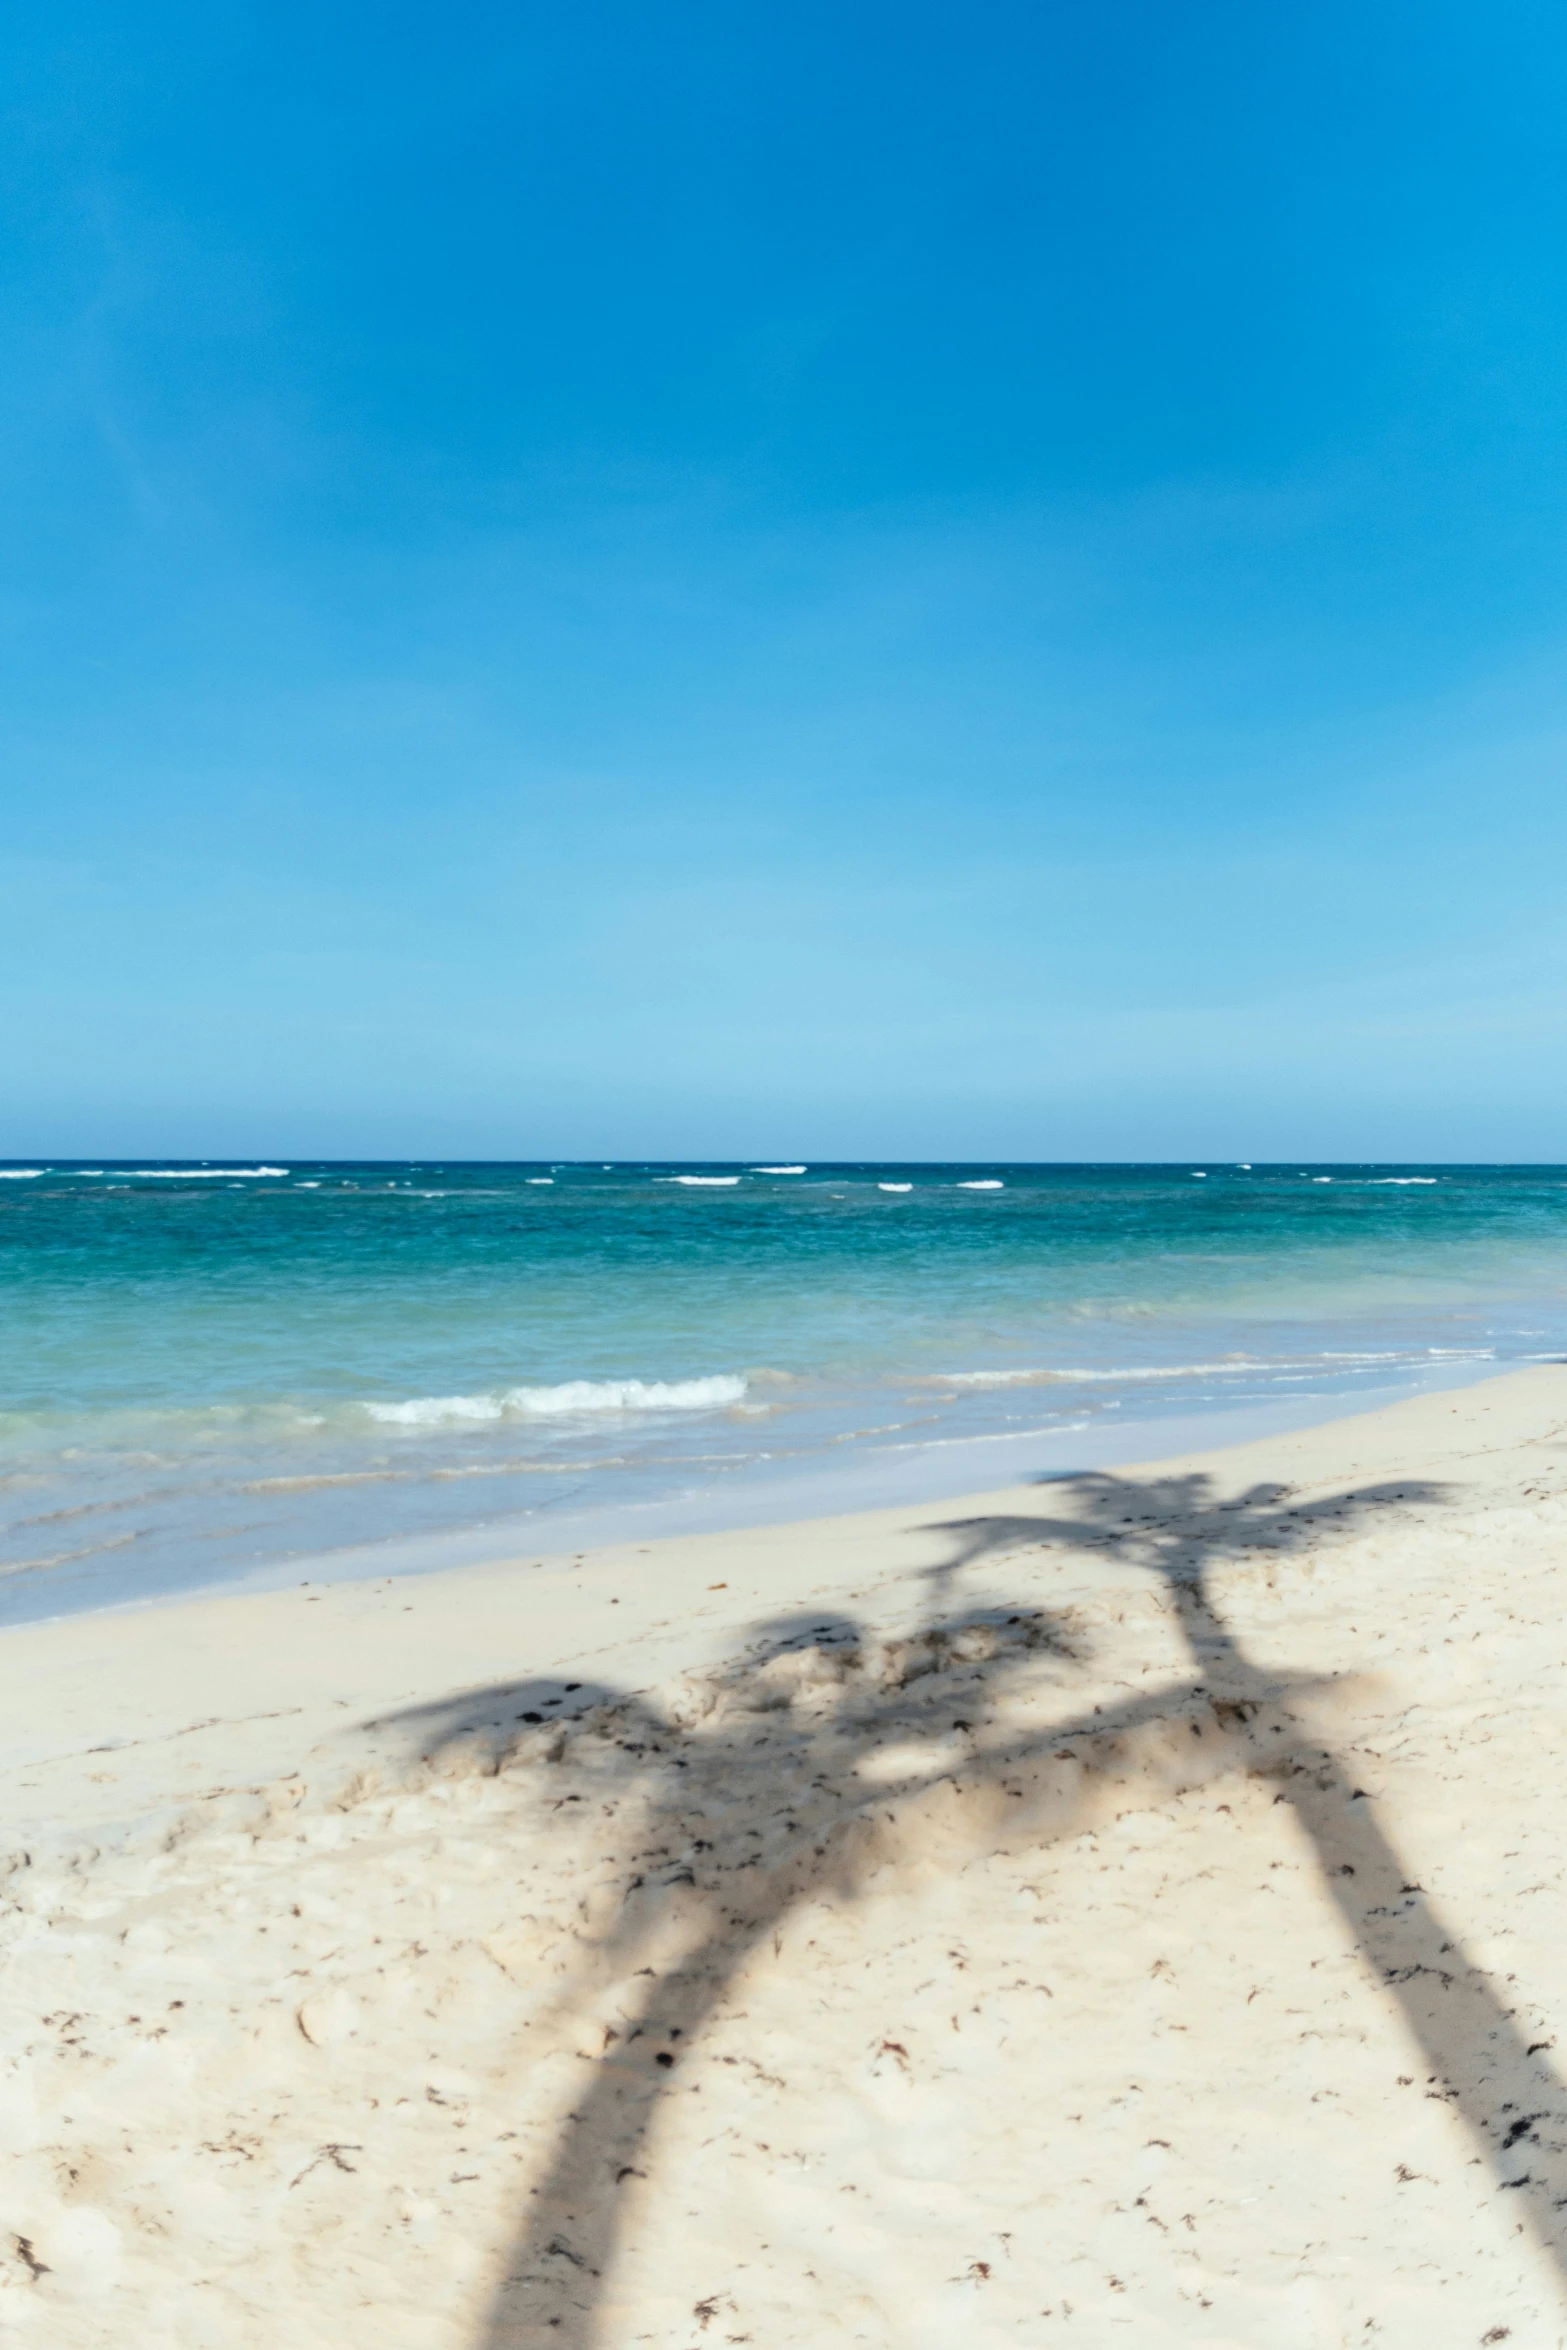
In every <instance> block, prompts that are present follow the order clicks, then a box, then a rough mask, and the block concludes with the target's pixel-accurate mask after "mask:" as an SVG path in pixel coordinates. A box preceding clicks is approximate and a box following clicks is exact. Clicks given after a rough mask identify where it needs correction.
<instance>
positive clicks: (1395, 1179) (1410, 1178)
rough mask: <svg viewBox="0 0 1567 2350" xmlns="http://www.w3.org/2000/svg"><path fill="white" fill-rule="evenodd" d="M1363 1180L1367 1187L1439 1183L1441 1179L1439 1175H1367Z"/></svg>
mask: <svg viewBox="0 0 1567 2350" xmlns="http://www.w3.org/2000/svg"><path fill="white" fill-rule="evenodd" d="M1365 1180H1366V1182H1367V1184H1368V1185H1369V1184H1373V1183H1440V1182H1441V1180H1442V1178H1441V1176H1440V1175H1368V1176H1367V1177H1366V1178H1365Z"/></svg>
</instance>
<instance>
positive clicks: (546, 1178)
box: [528, 1175, 555, 1183]
mask: <svg viewBox="0 0 1567 2350" xmlns="http://www.w3.org/2000/svg"><path fill="white" fill-rule="evenodd" d="M554 1180H555V1178H554V1176H553V1175H530V1176H529V1177H528V1181H529V1182H530V1183H553V1182H554Z"/></svg>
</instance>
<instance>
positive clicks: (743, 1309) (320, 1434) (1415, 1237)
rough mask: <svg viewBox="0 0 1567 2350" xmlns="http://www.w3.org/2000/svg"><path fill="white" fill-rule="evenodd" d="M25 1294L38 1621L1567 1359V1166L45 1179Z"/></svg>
mask: <svg viewBox="0 0 1567 2350" xmlns="http://www.w3.org/2000/svg"><path fill="white" fill-rule="evenodd" d="M0 1300H3V1317H4V1319H3V1330H4V1348H3V1358H0V1359H3V1380H0V1619H8V1620H17V1619H19V1618H22V1617H27V1616H39V1615H48V1614H54V1613H59V1612H62V1611H66V1610H71V1609H76V1608H81V1607H86V1606H95V1605H101V1604H106V1603H116V1602H123V1601H127V1600H135V1599H141V1598H148V1597H153V1596H157V1595H161V1594H169V1593H173V1592H177V1591H183V1590H191V1589H197V1588H202V1587H205V1586H209V1585H217V1584H233V1583H235V1582H236V1581H243V1580H256V1579H261V1580H267V1579H273V1580H275V1579H279V1578H285V1577H297V1578H298V1579H304V1580H308V1579H310V1577H311V1576H312V1575H314V1576H319V1577H322V1578H325V1577H327V1576H329V1575H331V1574H333V1573H341V1572H363V1573H370V1572H374V1571H377V1569H378V1568H379V1567H381V1566H382V1565H384V1566H385V1567H386V1568H387V1570H388V1571H396V1570H398V1569H400V1568H403V1567H406V1566H410V1565H423V1564H428V1563H432V1562H438V1561H439V1560H441V1559H443V1558H452V1559H456V1558H459V1557H478V1556H483V1555H496V1554H499V1553H501V1552H505V1551H514V1552H516V1553H517V1554H518V1555H525V1554H528V1553H537V1554H538V1555H543V1554H544V1553H546V1552H548V1551H558V1550H560V1549H562V1548H570V1547H571V1546H573V1545H577V1544H581V1543H583V1542H585V1541H586V1540H588V1539H591V1538H599V1539H604V1538H608V1537H610V1536H612V1535H613V1534H614V1533H616V1532H617V1531H622V1532H627V1533H630V1532H641V1531H644V1530H651V1531H676V1530H680V1529H681V1528H682V1527H683V1526H685V1525H687V1524H695V1523H712V1524H722V1523H726V1522H727V1523H741V1522H744V1521H745V1520H746V1518H747V1517H750V1518H755V1517H756V1516H757V1515H758V1514H761V1515H765V1516H773V1517H782V1516H787V1515H791V1514H794V1515H804V1514H807V1513H808V1512H812V1511H815V1510H818V1509H821V1508H824V1507H833V1506H854V1505H855V1504H856V1503H858V1502H862V1501H874V1500H882V1499H885V1500H892V1499H897V1498H900V1497H901V1496H902V1495H904V1494H905V1493H907V1494H914V1493H917V1492H919V1493H930V1494H935V1493H939V1492H942V1491H949V1492H955V1491H961V1490H963V1489H965V1488H974V1487H976V1486H979V1485H982V1484H986V1483H990V1484H997V1483H1001V1482H1004V1481H1007V1480H1009V1479H1011V1478H1014V1477H1019V1476H1025V1475H1051V1474H1057V1473H1061V1472H1064V1471H1067V1470H1070V1469H1072V1468H1073V1467H1075V1466H1081V1465H1082V1464H1083V1463H1084V1462H1088V1461H1096V1460H1097V1461H1104V1460H1111V1459H1116V1458H1120V1459H1130V1458H1135V1457H1138V1455H1139V1453H1141V1454H1142V1455H1143V1456H1144V1457H1146V1456H1147V1455H1148V1454H1149V1453H1150V1452H1152V1451H1154V1450H1156V1449H1158V1446H1159V1442H1160V1439H1161V1434H1162V1432H1164V1431H1166V1430H1168V1429H1169V1428H1171V1427H1173V1426H1174V1425H1175V1424H1176V1423H1179V1424H1180V1425H1181V1427H1183V1428H1186V1427H1187V1426H1188V1424H1189V1423H1192V1422H1197V1423H1199V1424H1200V1425H1201V1426H1202V1427H1204V1428H1211V1429H1212V1431H1213V1435H1212V1439H1211V1440H1212V1441H1222V1440H1223V1439H1224V1437H1225V1436H1227V1435H1230V1434H1235V1433H1241V1432H1244V1430H1245V1428H1246V1427H1247V1426H1248V1425H1250V1424H1252V1422H1255V1424H1257V1425H1258V1426H1261V1425H1263V1424H1265V1423H1268V1421H1269V1415H1271V1416H1272V1419H1271V1424H1277V1422H1278V1420H1279V1418H1280V1416H1281V1415H1282V1416H1284V1417H1285V1418H1286V1419H1294V1420H1296V1421H1299V1422H1304V1421H1307V1420H1310V1419H1312V1418H1320V1417H1326V1416H1328V1415H1329V1414H1330V1413H1331V1412H1334V1411H1342V1410H1352V1409H1359V1408H1364V1407H1367V1406H1370V1405H1372V1404H1374V1403H1378V1402H1383V1401H1388V1400H1391V1399H1393V1398H1395V1397H1396V1396H1398V1395H1401V1394H1407V1393H1411V1392H1414V1391H1415V1390H1417V1389H1419V1388H1422V1387H1429V1386H1431V1385H1441V1384H1446V1383H1456V1382H1458V1381H1461V1380H1466V1379H1469V1378H1473V1377H1476V1376H1481V1375H1484V1374H1485V1373H1487V1372H1489V1371H1492V1370H1495V1369H1497V1368H1500V1367H1502V1366H1505V1365H1507V1364H1518V1363H1527V1362H1538V1361H1541V1360H1548V1359H1551V1358H1553V1357H1555V1356H1558V1355H1562V1354H1567V1169H1562V1168H1553V1167H1446V1166H1431V1167H1368V1166H1304V1167H1302V1166H1296V1165H1294V1164H1290V1165H1286V1166H1260V1165H1257V1166H1240V1165H1224V1164H1220V1163H1217V1162H1212V1163H1209V1164H1206V1165H1204V1166H1197V1165H1190V1164H1185V1163H1182V1164H1179V1165H1169V1166H1059V1165H1049V1166H928V1165H910V1166H868V1165H854V1166H837V1165H806V1164H793V1163H791V1164H787V1165H785V1164H782V1163H774V1164H769V1165H767V1166H765V1167H759V1166H750V1165H730V1166H724V1165H705V1166H694V1165H693V1166H686V1165H673V1164H658V1163H636V1164H629V1163H621V1164H615V1165H605V1164H600V1163H597V1162H595V1163H592V1164H577V1163H565V1162H554V1163H552V1162H545V1163H540V1164H535V1165H515V1166H513V1165H497V1166H491V1165H477V1164H471V1163H464V1164H443V1163H438V1162H424V1161H420V1162H409V1163H402V1162H397V1163H390V1164H345V1163H341V1162H321V1163H303V1162H298V1161H293V1162H289V1163H288V1164H282V1163H278V1164H273V1163H270V1162H268V1163H262V1164H246V1165H239V1164H235V1165H220V1164H216V1163H214V1164H212V1165H207V1164H201V1165H187V1164H176V1163H169V1164H166V1165H163V1166H157V1167H155V1166H151V1165H141V1164H136V1163H126V1162H121V1163H118V1164H116V1163H114V1162H111V1161H110V1160H107V1159H105V1160H104V1161H103V1162H102V1163H101V1164H94V1165H92V1166H86V1165H79V1164H75V1163H60V1162H56V1163H53V1164H51V1163H47V1162H42V1161H40V1162H37V1163H28V1164H22V1163H11V1164H8V1165H5V1166H0ZM1247 1415H1251V1419H1250V1421H1249V1420H1248V1417H1247ZM1156 1422H1157V1423H1160V1424H1161V1425H1160V1426H1154V1425H1152V1424H1153V1423H1156ZM1190 1440H1191V1439H1190V1436H1188V1441H1190Z"/></svg>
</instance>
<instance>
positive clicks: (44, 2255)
mask: <svg viewBox="0 0 1567 2350" xmlns="http://www.w3.org/2000/svg"><path fill="white" fill-rule="evenodd" d="M714 1586H717V1588H714ZM1564 1600H1567V1373H1564V1372H1562V1371H1560V1370H1555V1369H1543V1370H1538V1371H1530V1372H1525V1373H1521V1374H1518V1375H1516V1376H1513V1377H1510V1378H1507V1379H1502V1380H1498V1381H1495V1382H1493V1383H1491V1384H1490V1385H1488V1386H1484V1387H1480V1388H1474V1389H1470V1390H1468V1391H1466V1392H1464V1393H1461V1394H1458V1395H1448V1396H1433V1397H1427V1398H1423V1399H1421V1400H1420V1401H1418V1402H1415V1403H1410V1404H1403V1405H1400V1406H1398V1407H1396V1408H1394V1409H1393V1410H1390V1411H1386V1412H1382V1413H1377V1414H1373V1415H1371V1416H1369V1417H1367V1418H1364V1419H1360V1420H1349V1421H1339V1422H1337V1423H1335V1424H1333V1425H1331V1426H1328V1427H1326V1428H1323V1429H1319V1430H1316V1431H1313V1432H1309V1433H1307V1434H1304V1435H1296V1436H1290V1437H1282V1438H1276V1439H1271V1440H1269V1441H1268V1442H1266V1443H1264V1444H1259V1445H1252V1446H1248V1447H1245V1448H1242V1449H1240V1450H1237V1451H1233V1452H1230V1453H1226V1454H1216V1455H1213V1456H1211V1457H1210V1458H1209V1459H1207V1460H1206V1461H1185V1462H1178V1463H1174V1464H1169V1463H1167V1464H1164V1465H1163V1466H1161V1467H1159V1468H1157V1469H1153V1470H1128V1471H1117V1472H1115V1473H1113V1474H1112V1473H1100V1474H1097V1475H1095V1476H1093V1477H1088V1478H1084V1479H1083V1480H1081V1481H1079V1482H1078V1483H1076V1484H1051V1485H1035V1486H1026V1487H1019V1488H1014V1489H1012V1490H1010V1491H1008V1492H1004V1493H1000V1494H991V1495H987V1496H982V1497H978V1498H975V1497H970V1498H968V1499H966V1500H964V1501H962V1502H960V1503H953V1504H950V1505H947V1506H944V1507H931V1506H928V1505H927V1506H923V1507H921V1508H919V1509H917V1510H907V1509H905V1510H903V1511H879V1512H875V1513H872V1514H869V1515H867V1516H864V1517H860V1518H849V1519H840V1520H838V1521H836V1522H831V1523H824V1524H821V1525H813V1526H795V1527H778V1528H771V1529H767V1530H764V1531H759V1532H750V1533H744V1534H736V1535H727V1536H717V1535H709V1536H704V1537H701V1538H700V1539H694V1540H689V1541H684V1542H674V1543H668V1544H663V1545H659V1546H657V1547H655V1548H653V1549H649V1550H643V1551H636V1552H628V1551H622V1552H619V1553H616V1552H601V1553H598V1554H596V1555H593V1556H591V1557H589V1558H587V1559H585V1560H584V1561H583V1562H582V1563H581V1564H580V1565H572V1564H571V1563H570V1562H557V1563H555V1564H552V1565H549V1566H546V1567H544V1568H538V1567H529V1568H522V1567H518V1566H516V1565H510V1566H507V1565H501V1566H496V1567H493V1568H487V1569H484V1570H481V1571H465V1572H461V1573H454V1574H450V1575H446V1576H442V1577H440V1578H432V1579H429V1580H425V1581H420V1582H406V1581H405V1582H398V1583H392V1584H377V1585H366V1584H357V1585H348V1586H340V1587H337V1588H332V1589H326V1590H322V1591H320V1592H314V1591H292V1592H274V1593H267V1594H264V1595H252V1596H247V1597H240V1598H229V1599H213V1600H208V1601H204V1602H200V1603H194V1604H184V1605H178V1606H170V1607H165V1608H158V1609H148V1610H144V1611H141V1612H137V1613H126V1614H121V1615H116V1616H98V1617H92V1618H84V1619H76V1620H72V1621H66V1622H61V1623H57V1624H48V1625H40V1626H33V1627H29V1628H25V1629H22V1630H16V1631H10V1632H7V1633H5V1634H4V1635H0V1675H3V1686H4V1695H5V1706H4V1726H3V1734H0V1767H3V1768H4V1772H5V1777H4V1782H3V1783H4V1786H5V1789H6V1795H7V1802H6V1809H5V1818H6V1821H7V1829H6V1833H5V1837H4V1839H3V1841H0V1872H4V1906H3V1908H0V1934H3V1949H4V1959H5V1967H4V2010H3V2021H0V2064H3V2074H0V2338H3V2339H4V2340H6V2341H11V2340H15V2341H16V2342H18V2343H19V2344H24V2345H33V2344H36V2345H39V2346H47V2350H78V2346H80V2350H87V2346H88V2345H91V2346H92V2350H102V2346H103V2345H106V2344H107V2345H113V2346H114V2350H176V2346H177V2350H229V2346H231V2345H232V2346H236V2350H262V2346H265V2350H284V2346H286V2350H404V2346H406V2350H502V2346H503V2345H505V2346H508V2350H510V2346H512V2345H520V2344H524V2343H527V2344H533V2343H546V2342H547V2343H558V2344H563V2345H572V2346H575V2350H587V2346H588V2345H589V2344H592V2345H595V2346H599V2350H610V2346H611V2345H613V2346H615V2350H619V2346H620V2345H630V2344H633V2343H652V2344H657V2345H660V2346H661V2350H684V2346H685V2345H697V2344H700V2345H703V2346H704V2350H707V2346H715V2350H716V2346H717V2345H720V2344H726V2343H735V2342H750V2343H753V2344H755V2345H757V2346H758V2350H775V2346H782V2345H790V2346H794V2345H800V2346H802V2350H803V2346H805V2345H811V2346H813V2350H814V2346H816V2345H823V2344H834V2343H865V2344H887V2345H894V2344H896V2345H898V2346H899V2350H902V2346H904V2345H907V2346H908V2350H951V2346H952V2345H954V2344H959V2343H961V2344H963V2345H965V2346H967V2345H976V2344H977V2345H984V2344H989V2343H992V2342H995V2343H1002V2342H1005V2343H1009V2344H1029V2345H1033V2344H1041V2343H1043V2344H1048V2343H1052V2342H1056V2341H1060V2342H1062V2343H1075V2344H1079V2345H1097V2344H1110V2343H1125V2344H1128V2345H1136V2346H1137V2350H1142V2346H1144V2345H1159V2344H1164V2343H1181V2344H1202V2345H1205V2346H1213V2345H1220V2344H1235V2345H1245V2346H1246V2350H1254V2346H1257V2345H1267V2350H1296V2346H1297V2345H1298V2346H1300V2350H1305V2346H1307V2345H1311V2346H1313V2350H1320V2346H1326V2345H1340V2344H1346V2345H1347V2344H1350V2343H1354V2344H1363V2343H1375V2344H1376V2345H1378V2350H1387V2346H1388V2345H1404V2344H1408V2345H1410V2346H1411V2350H1413V2346H1415V2345H1418V2346H1419V2350H1433V2346H1434V2345H1447V2344H1469V2343H1476V2344H1479V2343H1497V2342H1501V2341H1504V2340H1505V2341H1506V2342H1508V2344H1509V2345H1510V2346H1511V2350H1525V2346H1527V2350H1534V2346H1536V2345H1541V2346H1543V2345H1558V2344H1562V2343H1564V2342H1567V2295H1564V2287H1563V2275H1564V2269H1567V2093H1564V2091H1563V2088H1562V2087H1561V2085H1560V2083H1559V2080H1558V2074H1557V2069H1556V2067H1557V2051H1556V2041H1557V2038H1558V2034H1559V2032H1560V2030H1561V2028H1562V2025H1563V2023H1564V2021H1567V1869H1564V1862H1567V1791H1564V1785H1563V1763H1564V1760H1567V1738H1564V1735H1563V1731H1564V1725H1563V1720H1562V1692H1563V1687H1564V1648H1567V1625H1564ZM574 1683H580V1684H581V1686H580V1687H579V1688H570V1689H568V1687H567V1685H568V1684H574ZM550 1698H558V1699H560V1700H562V1701H563V1702H562V1703H559V1704H555V1705H546V1703H545V1700H546V1699H550ZM568 1712H569V1713H570V1714H571V1715H572V1716H573V1719H572V1721H571V1723H570V1725H569V1726H568V1727H567V1728H566V1729H565V1731H564V1732H563V1731H562V1730H561V1729H559V1728H557V1727H553V1726H552V1724H551V1721H550V1720H548V1719H546V1720H545V1721H544V1722H541V1723H540V1724H538V1725H533V1724H531V1723H529V1722H526V1721H520V1720H519V1719H518V1717H519V1716H521V1715H526V1714H530V1713H539V1714H543V1715H546V1716H548V1717H553V1716H557V1715H560V1714H563V1713H568ZM7 1855H9V1865H8V1862H7ZM663 2058H670V2059H672V2060H673V2061H672V2062H669V2063H667V2064H666V2063H663V2062H661V2061H660V2059H663ZM1558 2206H1563V2208H1558Z"/></svg>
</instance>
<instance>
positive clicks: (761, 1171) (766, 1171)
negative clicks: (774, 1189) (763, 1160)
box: [751, 1167, 807, 1175]
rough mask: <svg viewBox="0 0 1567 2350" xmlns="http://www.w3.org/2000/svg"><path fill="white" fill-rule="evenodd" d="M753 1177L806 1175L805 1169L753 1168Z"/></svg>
mask: <svg viewBox="0 0 1567 2350" xmlns="http://www.w3.org/2000/svg"><path fill="white" fill-rule="evenodd" d="M751 1172H752V1174H753V1175H804V1174H805V1173H806V1172H807V1170H806V1169H805V1168H804V1167H753V1168H752V1169H751Z"/></svg>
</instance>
